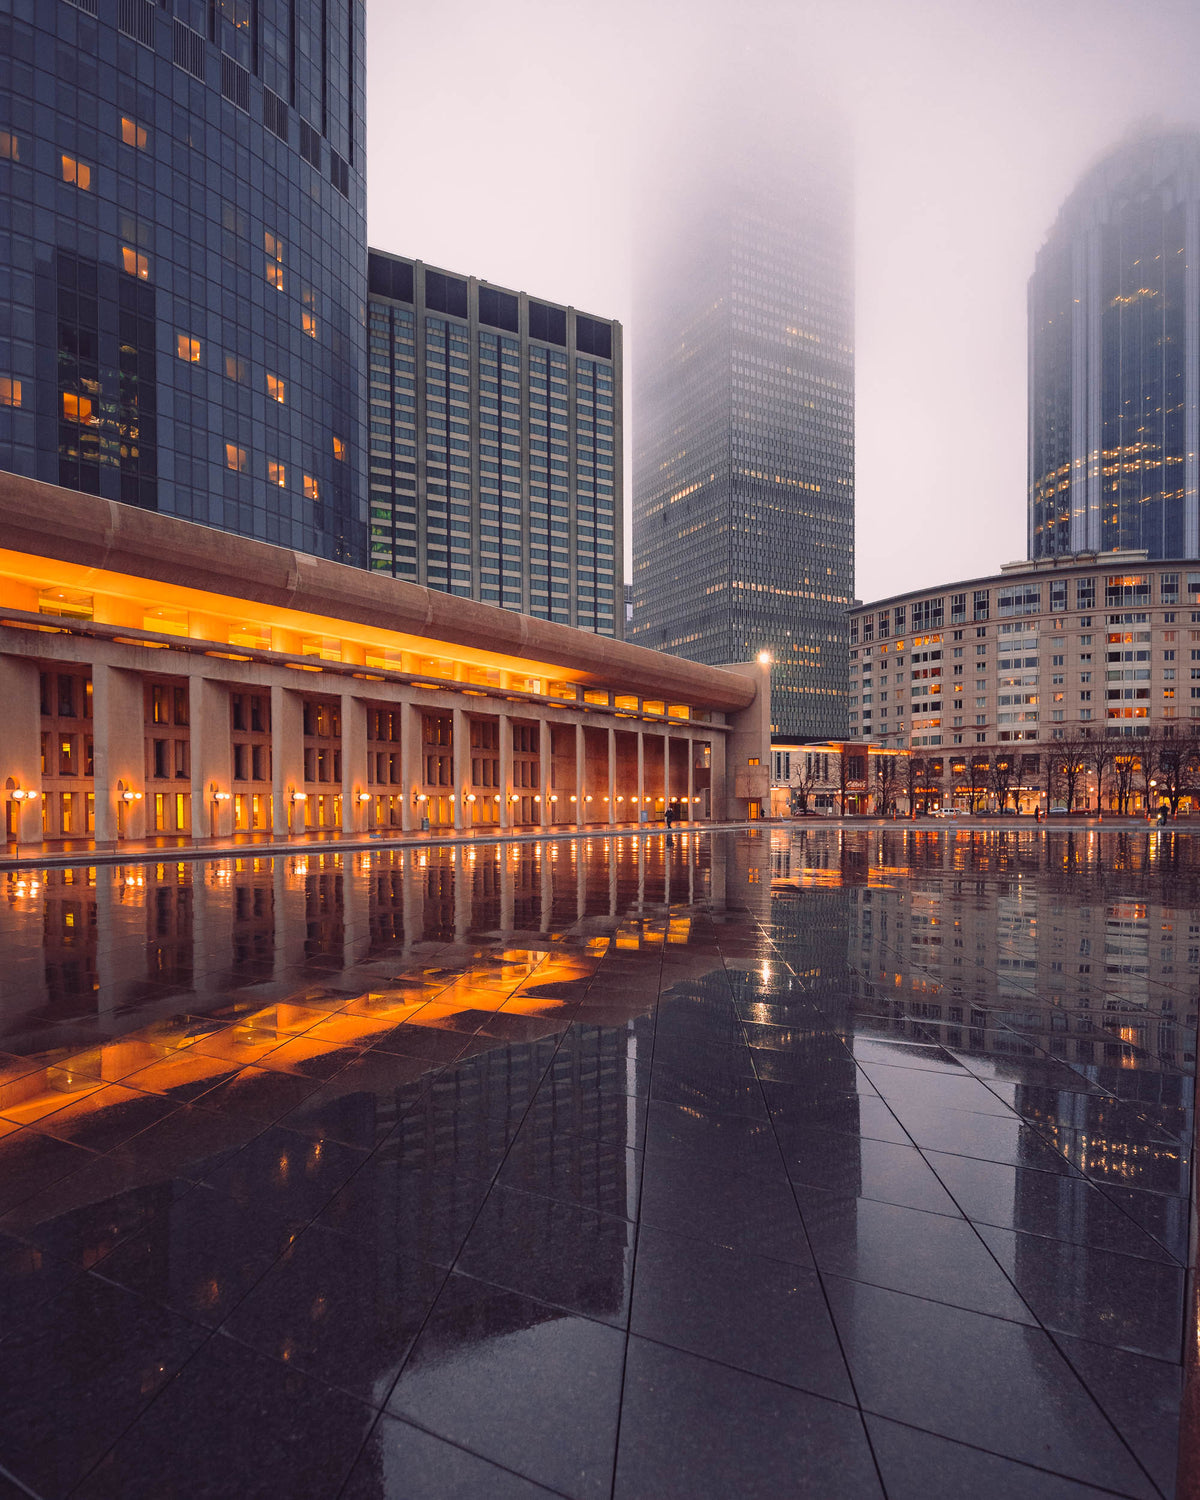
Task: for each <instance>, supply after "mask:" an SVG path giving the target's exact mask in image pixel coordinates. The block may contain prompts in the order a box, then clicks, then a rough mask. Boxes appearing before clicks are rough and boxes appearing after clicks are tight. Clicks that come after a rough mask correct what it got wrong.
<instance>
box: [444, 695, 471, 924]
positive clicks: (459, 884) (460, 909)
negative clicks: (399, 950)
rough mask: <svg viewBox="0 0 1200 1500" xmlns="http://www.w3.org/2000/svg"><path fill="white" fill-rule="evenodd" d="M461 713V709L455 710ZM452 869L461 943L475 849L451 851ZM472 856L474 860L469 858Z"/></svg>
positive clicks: (467, 918)
mask: <svg viewBox="0 0 1200 1500" xmlns="http://www.w3.org/2000/svg"><path fill="white" fill-rule="evenodd" d="M454 711H455V713H460V712H461V710H460V709H455V710H454ZM449 852H450V868H451V869H452V870H453V871H454V941H455V942H456V943H461V942H462V940H463V938H465V937H466V935H467V933H468V931H469V930H470V926H471V895H472V889H471V888H472V886H473V885H474V883H475V881H474V874H475V868H474V858H473V856H474V854H475V851H474V849H470V850H468V849H466V848H464V847H462V846H461V845H460V846H459V847H458V848H457V849H451V850H450V851H449ZM468 855H471V856H472V858H468Z"/></svg>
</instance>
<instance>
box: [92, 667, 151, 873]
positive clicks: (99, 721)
mask: <svg viewBox="0 0 1200 1500" xmlns="http://www.w3.org/2000/svg"><path fill="white" fill-rule="evenodd" d="M92 745H93V750H94V752H95V760H96V843H97V844H112V843H115V842H116V840H117V836H118V830H120V832H121V834H122V836H123V837H124V838H127V839H143V838H145V837H146V796H145V793H146V741H145V708H144V704H143V687H142V676H141V673H140V672H124V671H122V670H121V668H120V667H101V666H98V667H95V668H94V669H93V671H92ZM124 791H132V792H133V793H134V800H133V801H131V802H125V803H124V804H123V805H121V803H122V792H124ZM118 809H119V810H118Z"/></svg>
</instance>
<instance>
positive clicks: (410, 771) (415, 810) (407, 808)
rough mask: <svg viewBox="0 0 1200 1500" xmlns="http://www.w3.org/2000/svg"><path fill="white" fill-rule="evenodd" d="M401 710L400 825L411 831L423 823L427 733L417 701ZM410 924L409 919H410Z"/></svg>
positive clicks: (400, 706)
mask: <svg viewBox="0 0 1200 1500" xmlns="http://www.w3.org/2000/svg"><path fill="white" fill-rule="evenodd" d="M399 711H400V780H401V782H402V783H403V792H404V796H403V798H402V799H401V801H402V803H403V806H402V807H401V809H400V827H401V829H402V831H403V832H405V833H410V832H411V831H412V830H413V829H414V828H420V826H421V816H422V814H421V806H420V805H419V804H418V802H417V800H416V796H417V792H418V791H419V790H420V786H421V780H422V776H421V746H422V739H423V735H424V733H425V730H424V724H423V721H422V718H421V710H420V709H419V708H418V707H417V705H416V704H415V703H401V704H400V705H399ZM406 926H407V919H406Z"/></svg>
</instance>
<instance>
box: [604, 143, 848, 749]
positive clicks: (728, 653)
mask: <svg viewBox="0 0 1200 1500" xmlns="http://www.w3.org/2000/svg"><path fill="white" fill-rule="evenodd" d="M703 155H704V160H705V164H706V167H711V168H712V170H711V171H709V172H706V178H705V181H704V183H703V184H702V185H698V186H697V187H695V188H694V189H692V190H691V191H685V192H684V194H683V197H682V201H681V202H680V203H679V204H677V205H673V206H672V208H671V209H670V210H667V211H664V212H663V214H662V218H661V221H662V222H664V223H665V224H666V225H667V226H668V227H667V230H666V232H665V233H664V234H663V235H662V236H661V241H660V243H659V244H658V245H657V247H647V250H646V253H645V255H644V256H643V257H641V259H642V261H643V268H642V281H641V286H640V288H639V298H638V338H637V342H636V345H635V348H634V413H635V428H634V486H633V491H634V493H633V594H634V615H633V631H632V637H633V639H635V640H637V641H638V642H639V643H640V644H642V645H646V646H652V647H655V648H657V649H659V650H663V651H670V652H674V653H675V654H677V655H680V656H688V657H691V658H693V659H694V660H697V661H704V662H709V663H718V662H728V661H738V660H744V659H746V658H747V657H748V656H752V655H754V654H756V653H758V652H760V651H763V650H766V651H769V652H770V653H771V655H772V658H773V660H774V666H773V668H772V714H771V717H772V727H773V728H775V729H776V730H778V731H779V732H783V733H788V734H794V735H806V736H812V737H823V736H826V735H841V734H844V733H845V730H846V696H847V689H848V657H847V644H846V620H845V613H844V612H845V609H846V607H847V605H848V604H849V603H850V601H851V597H852V595H853V591H854V589H853V583H854V309H853V296H854V288H853V276H852V267H851V255H852V226H851V212H852V205H851V194H850V181H849V172H848V168H847V167H846V166H845V165H844V163H843V161H842V157H841V153H840V152H839V151H838V150H836V149H831V150H829V151H825V150H824V149H823V148H821V147H820V146H818V145H816V144H815V143H814V142H806V141H805V140H804V138H803V137H802V136H800V135H795V134H784V135H783V136H782V137H781V136H780V135H779V133H778V131H776V132H774V133H773V132H772V131H771V129H770V128H769V127H764V129H763V131H762V134H761V136H760V138H758V139H756V140H755V141H753V142H752V143H751V144H749V145H746V144H745V143H743V145H742V149H740V150H738V151H736V152H731V153H730V154H729V155H728V156H727V157H726V158H725V159H724V160H723V159H722V158H721V156H720V154H718V155H717V156H716V157H715V158H714V157H713V156H712V155H710V154H708V153H704V154H703Z"/></svg>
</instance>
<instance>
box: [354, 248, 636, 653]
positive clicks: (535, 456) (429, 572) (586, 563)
mask: <svg viewBox="0 0 1200 1500" xmlns="http://www.w3.org/2000/svg"><path fill="white" fill-rule="evenodd" d="M370 291H371V300H370V361H371V438H370V445H371V453H370V508H371V521H370V528H371V567H372V568H373V569H376V570H377V571H381V572H385V573H394V574H395V576H396V577H397V578H406V579H408V580H409V581H410V582H412V583H421V584H427V585H428V586H429V587H430V588H436V589H442V590H445V591H447V592H449V593H451V594H458V595H460V596H461V597H463V598H467V599H482V600H485V601H487V602H489V603H492V604H499V605H502V606H503V607H504V608H505V609H515V610H519V611H520V612H521V613H523V614H527V615H535V616H537V617H539V618H541V619H550V620H558V621H560V622H561V623H562V624H564V625H579V626H582V627H584V628H585V629H588V630H595V631H597V632H598V633H599V634H601V635H616V636H621V635H623V634H624V629H625V611H624V584H623V577H624V567H623V545H622V522H623V506H622V498H621V496H622V488H621V458H622V450H621V410H622V407H621V326H620V324H619V323H612V322H610V321H608V320H607V319H599V318H590V317H586V316H585V315H584V314H583V313H580V312H576V311H575V310H574V309H573V308H568V307H561V306H557V305H554V304H550V303H546V302H538V301H536V300H534V299H533V298H531V297H529V296H527V295H526V294H525V293H524V292H507V291H503V290H501V289H500V288H499V287H495V286H492V285H491V284H490V283H488V282H480V281H477V280H476V279H475V277H473V276H470V277H467V276H461V277H460V276H454V275H449V274H447V273H446V272H443V271H435V270H433V269H432V268H431V267H429V266H426V265H424V264H423V263H422V262H421V261H411V260H403V259H400V258H399V257H397V256H392V255H384V254H382V253H381V252H378V251H375V250H372V251H371V254H370Z"/></svg>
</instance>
